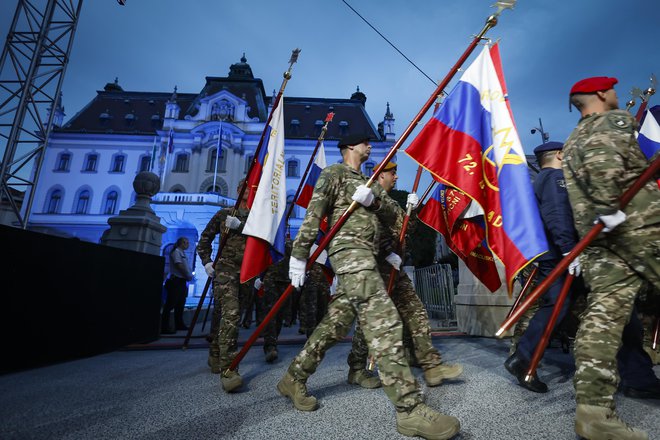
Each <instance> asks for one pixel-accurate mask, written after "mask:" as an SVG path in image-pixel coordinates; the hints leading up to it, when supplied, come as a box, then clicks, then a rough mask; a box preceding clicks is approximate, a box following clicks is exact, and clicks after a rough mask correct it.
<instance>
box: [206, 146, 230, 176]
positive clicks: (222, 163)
mask: <svg viewBox="0 0 660 440" xmlns="http://www.w3.org/2000/svg"><path fill="white" fill-rule="evenodd" d="M217 151H218V149H217V148H211V149H210V150H209V157H208V160H207V161H206V172H207V173H213V172H215V170H216V167H215V161H216V160H217V161H218V171H222V172H224V171H225V170H226V169H227V166H226V164H227V160H226V159H225V155H226V154H225V149H224V148H220V157H217V156H216V153H217Z"/></svg>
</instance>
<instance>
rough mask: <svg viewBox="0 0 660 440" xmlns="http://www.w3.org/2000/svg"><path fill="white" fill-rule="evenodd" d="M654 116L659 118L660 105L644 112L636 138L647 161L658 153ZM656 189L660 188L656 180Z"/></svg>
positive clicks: (659, 127) (659, 131) (659, 130)
mask: <svg viewBox="0 0 660 440" xmlns="http://www.w3.org/2000/svg"><path fill="white" fill-rule="evenodd" d="M656 114H658V115H659V116H660V105H656V106H653V107H651V108H650V109H649V110H647V111H646V114H645V115H644V119H643V120H642V126H641V127H639V135H638V136H637V142H638V143H639V148H640V149H641V150H642V153H644V156H646V158H647V159H649V160H650V159H651V158H652V157H653V156H654V155H655V154H656V153H657V152H658V151H660V124H658V120H657V119H656V118H655V115H656ZM658 187H660V179H658Z"/></svg>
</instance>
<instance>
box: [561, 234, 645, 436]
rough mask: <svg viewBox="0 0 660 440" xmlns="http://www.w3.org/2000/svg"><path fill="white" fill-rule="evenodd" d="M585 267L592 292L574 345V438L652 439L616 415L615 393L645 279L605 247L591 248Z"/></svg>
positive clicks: (586, 255)
mask: <svg viewBox="0 0 660 440" xmlns="http://www.w3.org/2000/svg"><path fill="white" fill-rule="evenodd" d="M583 257H584V258H583ZM580 261H581V262H582V264H583V267H584V268H585V272H584V273H585V278H586V281H587V283H588V284H589V285H590V286H591V292H590V293H589V296H588V298H587V301H588V304H587V309H586V310H585V311H584V313H583V314H582V321H581V322H580V327H579V329H578V332H577V337H576V342H575V364H576V371H575V377H574V379H573V382H574V385H575V393H576V400H577V411H576V415H575V432H576V433H577V434H578V435H581V436H582V437H585V438H587V439H601V438H605V436H606V435H610V436H612V438H621V439H645V438H648V436H646V434H645V433H644V432H641V431H639V430H634V429H633V428H630V427H628V426H627V425H626V424H625V423H624V422H623V421H621V420H620V419H618V418H617V417H616V416H615V413H614V393H615V392H616V389H617V385H618V383H619V374H618V368H617V360H616V359H617V353H618V352H619V349H620V348H621V340H622V334H623V328H624V326H625V325H626V324H627V323H628V321H629V320H630V316H631V313H632V310H633V305H634V302H635V296H636V295H637V293H638V292H639V289H640V287H641V286H642V279H641V278H639V275H638V274H637V273H635V272H634V271H633V270H632V269H631V268H630V267H629V266H628V264H627V263H626V261H624V260H623V259H621V257H619V256H618V255H616V254H614V253H613V252H611V251H610V250H608V249H606V248H603V247H598V246H592V247H588V248H587V249H586V250H585V252H584V253H583V254H582V256H581V258H580Z"/></svg>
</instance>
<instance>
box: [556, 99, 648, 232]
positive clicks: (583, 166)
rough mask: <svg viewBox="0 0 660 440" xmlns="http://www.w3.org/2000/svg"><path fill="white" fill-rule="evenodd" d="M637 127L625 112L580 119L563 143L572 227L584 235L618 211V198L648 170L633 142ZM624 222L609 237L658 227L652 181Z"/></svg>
mask: <svg viewBox="0 0 660 440" xmlns="http://www.w3.org/2000/svg"><path fill="white" fill-rule="evenodd" d="M636 127H637V122H636V121H635V118H634V117H633V116H632V115H631V114H630V113H628V112H627V111H625V110H612V111H608V112H605V113H597V114H592V115H588V116H585V117H583V118H582V119H580V122H579V123H578V126H577V127H576V128H575V130H573V132H572V133H571V135H570V136H569V138H568V140H567V141H566V143H565V144H564V160H563V164H562V166H563V169H564V178H565V179H566V189H567V190H568V196H569V199H570V201H571V206H572V207H573V215H574V220H575V227H576V229H577V231H578V233H579V234H580V236H584V235H585V234H586V233H587V232H589V230H590V229H591V228H592V227H593V225H594V221H595V220H596V219H597V218H598V216H601V215H608V214H613V213H614V212H616V211H617V210H618V209H619V198H620V197H621V195H622V194H623V192H624V191H625V190H626V189H627V188H629V187H630V186H631V185H632V184H633V182H634V181H635V180H636V179H637V178H638V177H639V176H640V174H642V172H644V170H645V169H646V168H648V166H649V161H648V160H647V159H646V157H645V156H644V154H643V153H642V151H641V150H640V149H639V145H638V144H637V140H636V138H635V129H636ZM624 212H625V213H626V215H627V219H626V221H625V222H623V223H622V224H621V225H619V226H617V228H616V229H615V230H614V231H612V232H610V233H609V235H613V234H615V235H623V234H626V232H629V231H634V230H637V229H640V228H643V227H644V226H649V225H658V224H660V191H659V190H658V186H657V183H656V182H655V181H653V180H651V181H649V182H647V183H646V185H645V186H644V187H643V188H642V190H641V191H640V192H639V193H637V195H636V196H635V197H634V198H633V199H632V201H631V202H630V203H629V204H628V206H627V207H626V209H625V210H624Z"/></svg>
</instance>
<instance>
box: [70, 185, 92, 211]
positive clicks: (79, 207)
mask: <svg viewBox="0 0 660 440" xmlns="http://www.w3.org/2000/svg"><path fill="white" fill-rule="evenodd" d="M89 196H90V193H89V190H83V191H80V193H79V194H78V199H77V200H76V208H75V211H74V212H75V213H76V214H87V212H88V210H89Z"/></svg>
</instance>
